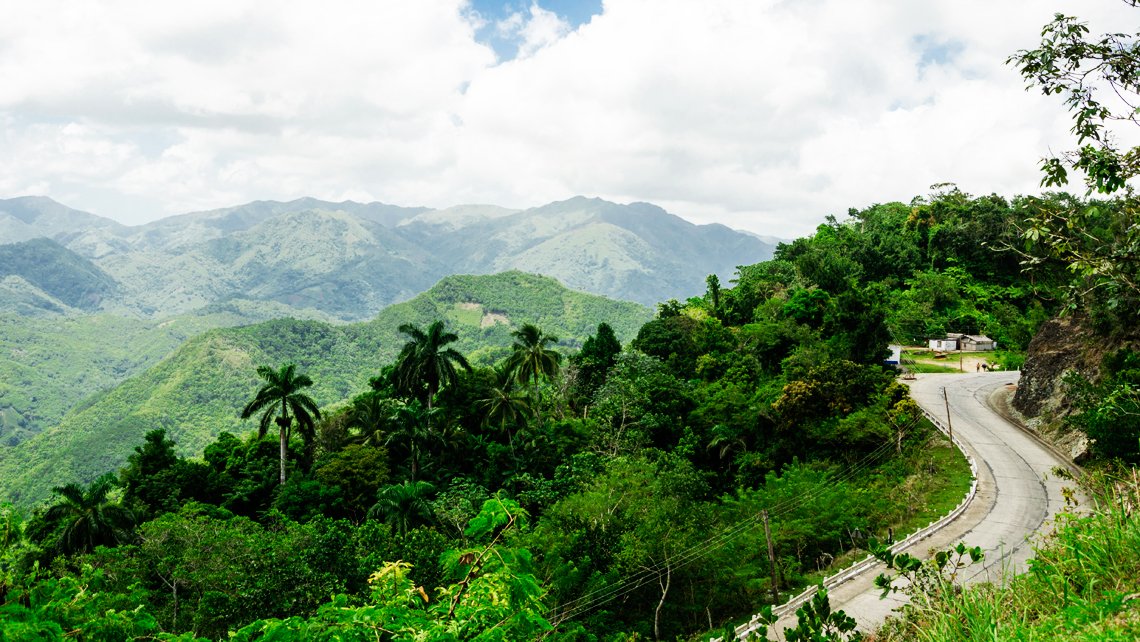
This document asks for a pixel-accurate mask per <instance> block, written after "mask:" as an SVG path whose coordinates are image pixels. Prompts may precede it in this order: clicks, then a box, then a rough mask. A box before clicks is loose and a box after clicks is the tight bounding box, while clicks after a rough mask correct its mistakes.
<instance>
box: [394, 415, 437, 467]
mask: <svg viewBox="0 0 1140 642" xmlns="http://www.w3.org/2000/svg"><path fill="white" fill-rule="evenodd" d="M437 412H438V409H434V408H433V409H425V408H424V407H423V406H422V405H420V402H419V401H417V400H415V399H413V400H412V401H410V402H408V403H399V405H397V406H396V407H395V409H394V410H393V411H392V414H391V416H389V417H388V421H389V425H390V427H391V430H390V432H388V434H387V436H386V437H385V439H384V445H385V446H386V447H389V448H390V447H392V446H393V445H395V446H402V447H403V448H405V449H406V450H407V452H408V460H409V461H410V462H411V475H412V480H413V481H414V480H415V478H416V475H418V474H419V468H420V455H422V454H423V451H424V447H425V446H427V445H428V442H430V441H432V439H433V438H434V437H435V436H436V435H435V434H434V433H432V430H431V417H432V415H434V414H435V413H437Z"/></svg>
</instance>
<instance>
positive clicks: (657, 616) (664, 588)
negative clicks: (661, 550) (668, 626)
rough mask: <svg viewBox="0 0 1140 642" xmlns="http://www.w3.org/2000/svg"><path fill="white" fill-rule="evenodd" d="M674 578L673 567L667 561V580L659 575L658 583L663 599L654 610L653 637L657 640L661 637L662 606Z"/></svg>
mask: <svg viewBox="0 0 1140 642" xmlns="http://www.w3.org/2000/svg"><path fill="white" fill-rule="evenodd" d="M672 579H673V569H672V568H670V566H669V563H668V562H665V581H664V582H662V581H661V576H660V575H658V576H657V585H658V586H660V587H661V601H660V602H658V603H657V610H656V611H654V612H653V637H654V638H655V639H657V640H660V639H661V631H660V628H659V626H660V623H661V607H663V606H665V596H666V595H668V594H669V583H670V582H671V581H672Z"/></svg>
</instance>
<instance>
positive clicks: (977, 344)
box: [959, 334, 997, 352]
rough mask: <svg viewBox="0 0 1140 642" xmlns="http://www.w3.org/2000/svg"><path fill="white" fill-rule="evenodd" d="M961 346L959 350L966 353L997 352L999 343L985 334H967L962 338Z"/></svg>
mask: <svg viewBox="0 0 1140 642" xmlns="http://www.w3.org/2000/svg"><path fill="white" fill-rule="evenodd" d="M959 345H960V346H961V348H959V349H960V350H962V351H964V352H983V351H987V350H997V341H994V340H993V339H991V338H989V337H987V336H986V335H984V334H967V335H965V336H963V337H962V340H961V342H960V343H959Z"/></svg>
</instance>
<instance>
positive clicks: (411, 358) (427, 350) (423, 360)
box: [392, 321, 471, 414]
mask: <svg viewBox="0 0 1140 642" xmlns="http://www.w3.org/2000/svg"><path fill="white" fill-rule="evenodd" d="M399 330H400V332H402V333H404V334H406V335H408V337H409V339H408V342H407V343H405V344H404V347H403V348H402V349H401V350H400V354H399V356H397V357H396V368H395V370H394V371H393V373H392V376H393V382H394V384H395V387H396V392H397V393H398V394H401V395H404V396H408V397H412V398H415V399H419V400H420V401H422V402H424V403H426V404H427V407H428V411H429V414H430V411H431V408H432V400H433V399H434V398H435V395H436V393H437V392H439V391H440V389H441V388H443V387H446V386H454V385H455V383H456V382H457V381H458V380H459V373H458V372H457V371H456V369H455V366H457V365H458V366H459V367H461V368H463V369H464V370H467V371H470V370H471V364H469V363H467V359H466V357H464V356H463V355H462V354H460V353H459V351H457V350H456V349H455V348H448V347H446V346H447V344H449V343H454V342H455V341H458V340H459V336H458V335H456V334H455V333H454V332H448V331H447V328H446V327H445V326H444V324H443V321H433V322H432V324H431V325H429V326H428V327H427V331H424V330H421V329H419V328H417V327H416V326H414V325H412V324H410V323H405V324H404V325H401V326H400V328H399Z"/></svg>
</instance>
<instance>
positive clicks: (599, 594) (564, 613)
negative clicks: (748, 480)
mask: <svg viewBox="0 0 1140 642" xmlns="http://www.w3.org/2000/svg"><path fill="white" fill-rule="evenodd" d="M918 421H920V418H916V419H914V420H912V421H911V422H910V424H908V426H907V427H908V428H911V427H913V426H914V425H917V423H918ZM891 446H892V444H891V443H890V442H886V443H883V444H881V445H880V446H879V447H878V448H876V449H875V450H873V451H871V452H870V453H868V454H866V455H864V456H863V458H862V459H860V460H859V461H858V462H857V463H856V464H854V465H850V466H848V467H847V468H846V469H844V470H843V471H842V472H841V473H839V474H838V475H836V476H835V477H834V479H835V480H836V481H847V480H848V479H851V478H853V477H855V476H856V475H858V474H860V473H862V472H863V471H865V470H866V469H868V468H870V467H871V465H872V464H874V463H875V461H876V460H877V459H878V458H880V457H881V456H882V455H883V454H884V453H885V452H886V451H888V450H889V449H890V448H891ZM825 491H826V489H825V488H822V487H821V488H816V489H812V490H811V491H808V492H807V493H805V494H804V495H802V496H800V497H790V498H786V499H783V500H781V501H779V502H777V503H775V504H774V505H772V506H771V507H769V508H768V512H769V515H770V516H782V515H786V514H788V513H790V512H792V511H793V510H795V509H796V508H797V507H799V506H801V505H803V504H804V503H806V502H807V501H810V500H812V499H815V498H816V497H817V496H818V495H820V494H822V493H824V492H825ZM760 522H761V517H760V516H759V514H757V515H756V516H753V517H750V518H747V519H745V520H742V521H741V522H739V523H737V524H736V525H734V526H732V527H730V528H728V529H726V530H723V531H721V532H720V533H718V534H717V535H714V536H713V537H710V538H708V539H707V540H705V541H704V542H701V543H699V544H696V545H694V546H692V547H690V548H689V549H687V550H685V551H682V552H681V553H680V554H679V555H677V556H676V557H674V558H671V559H670V562H669V566H670V567H671V568H683V567H684V566H687V565H688V564H691V563H693V562H695V561H697V560H699V559H701V558H703V557H705V556H707V555H708V554H710V553H711V552H713V551H714V550H719V549H721V548H723V547H724V545H726V544H727V543H728V542H729V541H731V540H733V539H735V538H736V537H738V536H740V535H741V534H743V533H744V532H746V531H748V530H751V529H752V528H754V527H755V526H757V525H758V524H759V523H760ZM662 571H663V569H662V567H661V565H660V564H655V565H654V566H652V567H650V568H647V569H645V570H643V571H640V572H638V573H636V574H634V575H632V576H629V577H627V578H626V579H624V580H622V581H621V582H619V583H618V584H616V585H612V586H609V587H606V588H603V589H598V590H595V591H592V592H590V593H587V594H585V595H583V596H580V597H578V598H576V599H574V600H571V601H569V602H567V603H565V604H562V605H560V606H559V607H557V608H555V609H551V610H550V611H549V612H548V615H554V614H557V615H560V616H561V620H563V621H564V620H567V619H570V618H572V617H576V616H578V615H581V614H583V613H586V612H589V611H591V610H593V609H595V608H597V607H599V606H601V605H603V604H606V603H608V602H611V601H613V600H615V599H617V598H619V597H622V596H625V595H628V594H629V593H631V592H633V591H635V590H637V589H639V588H641V587H642V586H645V585H646V584H648V583H649V582H651V581H653V580H655V579H656V578H657V577H658V576H660V574H661V572H662Z"/></svg>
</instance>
